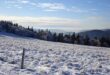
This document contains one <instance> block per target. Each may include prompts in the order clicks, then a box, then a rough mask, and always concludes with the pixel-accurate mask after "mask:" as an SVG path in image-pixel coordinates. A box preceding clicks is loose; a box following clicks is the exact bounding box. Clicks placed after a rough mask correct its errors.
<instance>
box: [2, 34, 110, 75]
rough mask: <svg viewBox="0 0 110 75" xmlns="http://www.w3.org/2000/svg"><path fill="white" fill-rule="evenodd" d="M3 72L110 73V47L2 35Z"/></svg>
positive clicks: (13, 74) (28, 74)
mask: <svg viewBox="0 0 110 75" xmlns="http://www.w3.org/2000/svg"><path fill="white" fill-rule="evenodd" d="M23 48H25V49H26V50H25V61H24V63H25V64H24V67H25V69H20V66H21V56H22V51H23ZM0 75H110V48H104V47H102V48H101V47H92V46H81V45H73V44H64V43H57V42H56V43H55V42H47V41H42V40H37V39H32V38H23V37H17V36H14V35H7V34H5V35H4V34H0Z"/></svg>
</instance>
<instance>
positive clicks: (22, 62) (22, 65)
mask: <svg viewBox="0 0 110 75" xmlns="http://www.w3.org/2000/svg"><path fill="white" fill-rule="evenodd" d="M24 56H25V48H23V53H22V60H21V69H24Z"/></svg>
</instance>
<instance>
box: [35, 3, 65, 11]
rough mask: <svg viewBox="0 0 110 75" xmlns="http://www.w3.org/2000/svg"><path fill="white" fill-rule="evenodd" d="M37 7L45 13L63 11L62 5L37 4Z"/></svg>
mask: <svg viewBox="0 0 110 75" xmlns="http://www.w3.org/2000/svg"><path fill="white" fill-rule="evenodd" d="M37 7H40V8H42V9H44V10H47V11H52V10H53V11H55V10H64V9H65V6H64V5H63V4H62V3H38V5H37Z"/></svg>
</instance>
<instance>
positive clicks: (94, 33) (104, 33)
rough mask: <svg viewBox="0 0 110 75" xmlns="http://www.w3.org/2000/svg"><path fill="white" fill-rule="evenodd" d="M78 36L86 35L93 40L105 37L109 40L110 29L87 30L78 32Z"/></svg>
mask: <svg viewBox="0 0 110 75" xmlns="http://www.w3.org/2000/svg"><path fill="white" fill-rule="evenodd" d="M79 34H81V35H88V36H89V37H90V38H94V37H98V38H101V37H107V38H110V29H106V30H89V31H83V32H80V33H79Z"/></svg>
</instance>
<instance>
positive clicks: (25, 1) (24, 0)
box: [20, 0, 29, 4]
mask: <svg viewBox="0 0 110 75" xmlns="http://www.w3.org/2000/svg"><path fill="white" fill-rule="evenodd" d="M20 2H21V3H24V4H27V3H29V1H27V0H22V1H20Z"/></svg>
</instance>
